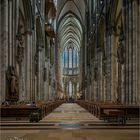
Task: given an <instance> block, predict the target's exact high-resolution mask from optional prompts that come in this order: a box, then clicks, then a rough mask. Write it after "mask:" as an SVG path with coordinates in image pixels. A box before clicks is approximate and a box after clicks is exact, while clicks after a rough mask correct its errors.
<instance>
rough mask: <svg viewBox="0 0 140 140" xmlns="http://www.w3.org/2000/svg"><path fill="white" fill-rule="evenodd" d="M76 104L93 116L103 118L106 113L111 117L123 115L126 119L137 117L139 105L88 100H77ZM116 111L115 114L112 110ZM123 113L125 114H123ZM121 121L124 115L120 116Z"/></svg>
mask: <svg viewBox="0 0 140 140" xmlns="http://www.w3.org/2000/svg"><path fill="white" fill-rule="evenodd" d="M77 104H79V105H80V106H82V107H83V108H85V109H86V110H88V111H89V112H90V113H92V114H93V115H94V116H96V117H97V118H99V119H104V118H105V117H107V116H108V115H110V116H111V114H112V117H115V115H116V117H121V116H125V118H126V119H128V118H130V119H131V118H136V117H137V118H138V117H139V113H140V112H139V110H140V107H139V106H138V105H123V104H120V103H112V102H91V101H90V102H88V101H82V100H79V101H77ZM104 110H107V111H108V113H107V112H104ZM114 110H115V111H116V110H117V111H116V114H114V112H115V111H114ZM124 114H125V115H124ZM122 118H123V119H122V120H123V121H124V122H125V120H124V117H122Z"/></svg>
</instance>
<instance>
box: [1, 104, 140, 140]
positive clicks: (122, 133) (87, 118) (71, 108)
mask: <svg viewBox="0 0 140 140" xmlns="http://www.w3.org/2000/svg"><path fill="white" fill-rule="evenodd" d="M9 124H11V126H9V128H8V127H5V128H6V129H5V130H4V129H3V130H1V132H2V133H1V140H139V131H138V126H137V127H136V128H135V127H133V126H131V125H130V126H129V125H128V126H127V125H126V126H116V125H115V126H114V125H113V126H110V125H109V126H107V125H106V124H105V123H104V122H103V121H102V120H99V119H98V118H96V117H94V116H93V115H92V114H90V113H89V112H87V111H86V110H85V109H83V108H81V107H80V106H79V105H77V104H63V105H61V106H60V107H59V108H57V109H55V110H54V111H53V112H52V113H50V114H49V115H48V116H46V117H45V118H44V119H43V120H41V121H40V122H39V123H29V122H20V121H19V122H9V123H8V125H9ZM96 125H97V126H96ZM100 125H101V126H100ZM10 127H11V128H12V129H11V128H10ZM7 128H8V129H7ZM10 129H11V130H10Z"/></svg>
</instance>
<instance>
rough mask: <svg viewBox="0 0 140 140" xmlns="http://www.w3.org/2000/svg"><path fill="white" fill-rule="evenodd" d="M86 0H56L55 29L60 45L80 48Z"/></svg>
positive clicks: (62, 47)
mask: <svg viewBox="0 0 140 140" xmlns="http://www.w3.org/2000/svg"><path fill="white" fill-rule="evenodd" d="M85 5H86V0H57V29H58V36H59V42H60V44H59V45H60V47H61V49H62V50H63V49H64V48H65V47H67V46H68V45H69V44H72V45H73V46H74V47H76V48H77V49H80V47H81V42H82V37H83V25H84V22H85V11H86V10H85Z"/></svg>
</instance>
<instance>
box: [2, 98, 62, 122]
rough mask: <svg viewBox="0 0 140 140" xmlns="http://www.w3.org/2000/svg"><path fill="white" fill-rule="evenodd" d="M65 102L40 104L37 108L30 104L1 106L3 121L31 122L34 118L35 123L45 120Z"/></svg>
mask: <svg viewBox="0 0 140 140" xmlns="http://www.w3.org/2000/svg"><path fill="white" fill-rule="evenodd" d="M62 103H64V101H62V100H58V101H50V102H38V103H37V104H36V106H32V105H30V104H23V103H22V104H17V105H8V106H0V110H1V119H2V120H3V119H9V120H10V118H11V119H12V120H13V119H15V120H31V121H33V120H34V119H33V117H34V118H35V121H36V122H37V120H38V121H39V120H41V119H43V118H44V117H45V116H46V115H48V114H49V113H51V112H52V111H53V110H54V109H55V108H57V107H58V106H60V105H61V104H62Z"/></svg>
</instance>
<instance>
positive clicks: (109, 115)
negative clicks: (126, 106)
mask: <svg viewBox="0 0 140 140" xmlns="http://www.w3.org/2000/svg"><path fill="white" fill-rule="evenodd" d="M104 114H105V116H104V121H106V120H107V121H108V122H110V120H111V119H112V121H115V120H116V121H117V122H118V124H125V123H126V114H125V112H124V110H120V109H105V110H104Z"/></svg>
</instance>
